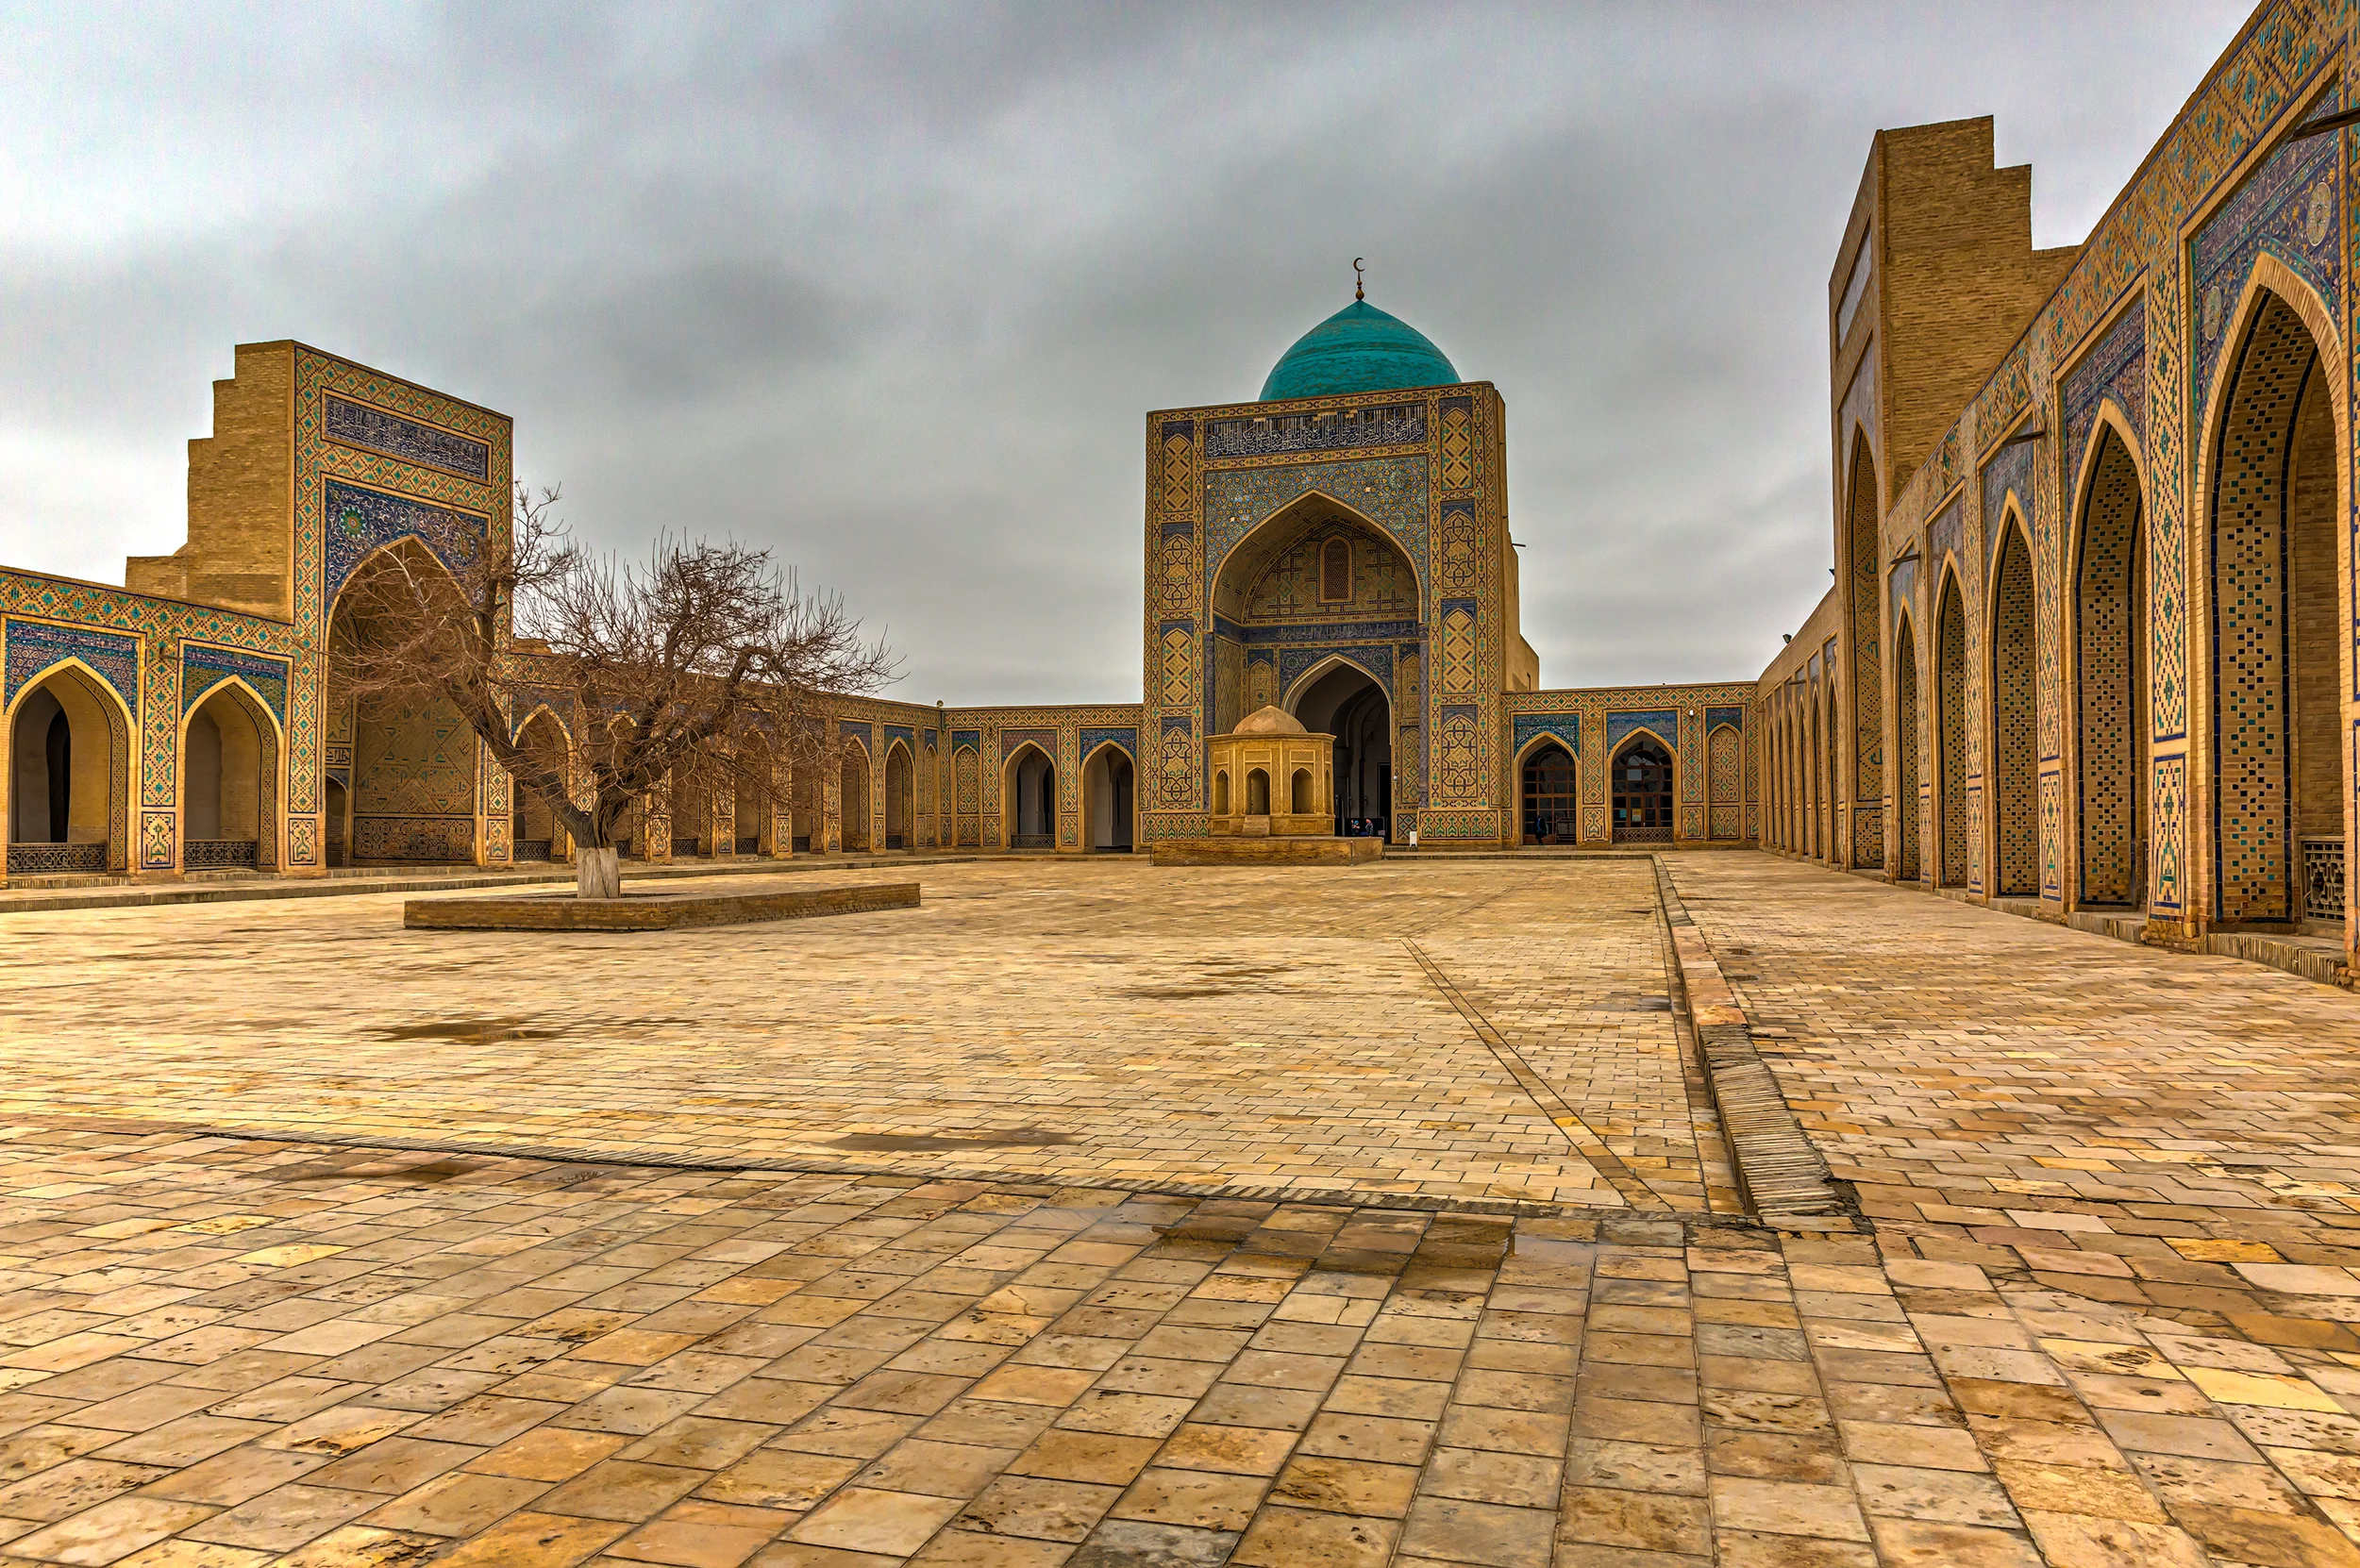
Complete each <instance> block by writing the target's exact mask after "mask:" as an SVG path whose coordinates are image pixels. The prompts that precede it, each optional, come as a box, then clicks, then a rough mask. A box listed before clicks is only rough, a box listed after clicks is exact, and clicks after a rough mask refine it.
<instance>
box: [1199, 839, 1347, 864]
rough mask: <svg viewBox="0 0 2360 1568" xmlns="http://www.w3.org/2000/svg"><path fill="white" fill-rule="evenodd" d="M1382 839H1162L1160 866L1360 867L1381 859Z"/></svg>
mask: <svg viewBox="0 0 2360 1568" xmlns="http://www.w3.org/2000/svg"><path fill="white" fill-rule="evenodd" d="M1384 853H1385V842H1384V840H1382V839H1249V838H1242V837H1241V838H1234V839H1163V840H1160V841H1159V842H1157V844H1156V846H1155V853H1154V856H1153V859H1154V863H1155V864H1157V865H1160V866H1358V865H1366V864H1368V863H1369V862H1371V861H1373V860H1378V859H1382V858H1383V856H1384Z"/></svg>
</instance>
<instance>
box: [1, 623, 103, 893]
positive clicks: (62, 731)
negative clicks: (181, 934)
mask: <svg viewBox="0 0 2360 1568" xmlns="http://www.w3.org/2000/svg"><path fill="white" fill-rule="evenodd" d="M5 717H6V720H7V724H8V873H9V875H11V876H40V875H43V874H49V873H59V872H82V873H93V872H110V873H117V874H121V873H125V872H128V871H129V870H130V869H131V736H132V733H133V724H132V719H131V710H130V709H128V708H127V707H126V706H125V705H124V701H123V698H122V697H121V696H119V695H118V694H117V693H116V692H115V690H114V688H113V687H112V686H111V685H109V683H108V681H107V679H106V677H105V676H101V675H100V674H99V673H98V672H97V671H96V670H94V669H92V667H91V666H90V665H88V664H86V663H84V662H83V661H82V660H81V659H72V658H68V659H59V661H58V662H57V663H55V664H52V665H50V666H49V667H48V668H47V669H45V670H43V671H42V673H41V674H40V675H38V676H34V677H33V678H32V679H31V680H28V681H26V682H25V684H24V686H23V687H21V688H20V689H19V690H18V692H17V694H16V699H15V700H14V701H13V702H11V703H9V704H8V709H7V712H6V714H5Z"/></svg>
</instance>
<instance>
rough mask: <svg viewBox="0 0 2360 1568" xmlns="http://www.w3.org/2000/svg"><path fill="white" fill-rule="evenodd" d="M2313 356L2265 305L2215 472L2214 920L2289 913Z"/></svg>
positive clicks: (2245, 354)
mask: <svg viewBox="0 0 2360 1568" xmlns="http://www.w3.org/2000/svg"><path fill="white" fill-rule="evenodd" d="M2313 358H2314V351H2313V348H2312V344H2311V335H2310V332H2309V330H2308V328H2306V327H2305V326H2304V325H2303V323H2302V319H2301V316H2299V315H2297V314H2296V313H2295V311H2294V309H2292V308H2291V307H2289V306H2287V305H2286V304H2285V303H2284V302H2282V301H2279V300H2276V299H2272V300H2270V301H2269V302H2268V304H2267V305H2266V306H2265V308H2264V309H2263V310H2262V311H2261V313H2260V314H2259V315H2258V316H2257V317H2256V319H2255V320H2254V323H2253V325H2252V329H2251V332H2249V333H2248V335H2247V337H2246V342H2245V344H2244V347H2243V348H2242V349H2241V350H2240V353H2239V359H2238V364H2237V367H2236V369H2235V371H2234V378H2233V380H2232V382H2231V385H2230V391H2229V397H2230V406H2229V413H2228V423H2227V425H2226V426H2225V427H2224V429H2223V431H2222V435H2221V443H2220V458H2219V472H2218V474H2217V475H2215V486H2216V493H2215V504H2214V514H2213V524H2212V552H2211V554H2212V563H2211V565H2212V579H2213V592H2212V604H2213V615H2212V622H2213V624H2212V650H2213V671H2214V676H2213V735H2212V741H2213V748H2214V749H2213V755H2214V759H2215V761H2214V779H2215V783H2216V787H2215V791H2214V800H2213V832H2214V842H2215V871H2214V896H2215V906H2214V914H2215V916H2216V918H2218V919H2221V920H2288V919H2292V918H2294V916H2293V914H2292V909H2293V897H2294V884H2293V872H2292V864H2291V862H2292V855H2293V846H2294V821H2293V809H2294V789H2293V780H2292V778H2291V777H2290V776H2289V772H2290V762H2291V750H2292V737H2291V736H2290V734H2289V732H2288V718H2289V709H2290V707H2291V703H2292V695H2293V693H2292V692H2291V690H2290V683H2289V680H2288V669H2289V661H2288V657H2287V645H2286V638H2287V617H2288V609H2289V606H2288V603H2287V588H2288V584H2287V580H2286V564H2287V562H2286V557H2287V549H2288V542H2287V527H2286V499H2287V497H2286V491H2285V484H2286V468H2287V446H2288V442H2289V438H2290V436H2291V434H2292V430H2293V425H2294V418H2295V410H2296V405H2297V401H2298V399H2299V398H2300V396H2301V391H2302V382H2303V377H2304V376H2305V375H2307V374H2308V373H2309V371H2310V368H2311V364H2312V360H2313Z"/></svg>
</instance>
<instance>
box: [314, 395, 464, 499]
mask: <svg viewBox="0 0 2360 1568" xmlns="http://www.w3.org/2000/svg"><path fill="white" fill-rule="evenodd" d="M321 427H322V429H323V430H324V431H325V432H326V436H327V439H328V440H330V441H333V442H343V444H344V445H346V446H358V447H360V448H361V449H363V450H364V451H369V452H377V453H380V454H382V455H383V456H385V457H389V458H399V459H402V460H403V461H404V462H410V463H419V464H422V465H424V466H426V467H427V468H444V469H448V470H450V472H452V473H454V474H457V475H461V476H463V477H465V478H469V479H473V480H475V481H476V482H477V484H483V483H486V482H487V481H489V480H490V479H491V477H492V447H491V445H490V443H489V442H480V441H475V440H472V439H470V438H469V437H466V436H462V435H458V434H456V433H454V432H452V431H449V430H438V429H436V428H435V427H434V426H432V425H421V424H419V423H418V422H417V421H416V420H414V419H404V418H403V417H402V416H401V415H399V414H395V413H388V412H387V411H386V410H384V409H373V408H370V407H369V406H368V405H367V404H365V403H356V402H353V401H352V400H351V399H350V398H344V397H337V396H334V395H332V394H331V395H330V396H328V397H327V398H326V400H325V405H324V407H323V409H322V410H321Z"/></svg>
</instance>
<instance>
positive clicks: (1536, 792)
mask: <svg viewBox="0 0 2360 1568" xmlns="http://www.w3.org/2000/svg"><path fill="white" fill-rule="evenodd" d="M1573 778H1574V775H1573V754H1572V753H1571V752H1569V751H1567V750H1566V749H1565V747H1563V746H1561V745H1559V744H1558V743H1557V742H1554V741H1546V742H1542V743H1541V744H1540V745H1539V746H1537V747H1535V748H1534V749H1533V751H1532V753H1531V755H1530V756H1528V757H1527V758H1525V759H1524V842H1526V843H1571V842H1574V840H1575V839H1576V838H1577V837H1578V836H1579V833H1580V826H1579V824H1580V820H1581V819H1580V818H1579V817H1578V816H1577V815H1576V810H1577V808H1576V805H1575V802H1574V798H1573Z"/></svg>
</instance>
